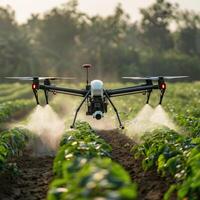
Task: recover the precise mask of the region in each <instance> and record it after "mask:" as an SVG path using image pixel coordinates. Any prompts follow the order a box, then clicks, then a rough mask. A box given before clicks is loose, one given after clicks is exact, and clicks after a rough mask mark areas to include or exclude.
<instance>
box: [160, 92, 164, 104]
mask: <svg viewBox="0 0 200 200" xmlns="http://www.w3.org/2000/svg"><path fill="white" fill-rule="evenodd" d="M164 94H165V90H161V91H160V101H159V104H160V105H161V104H162V100H163V97H164Z"/></svg>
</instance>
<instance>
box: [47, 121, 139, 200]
mask: <svg viewBox="0 0 200 200" xmlns="http://www.w3.org/2000/svg"><path fill="white" fill-rule="evenodd" d="M110 153H111V147H110V146H109V145H108V144H107V143H105V141H104V140H103V139H101V138H100V137H99V136H97V135H96V134H95V132H94V131H93V130H92V129H91V127H90V126H89V125H88V124H87V123H83V122H79V123H77V124H76V129H75V130H73V131H69V132H67V133H66V134H65V135H64V136H63V138H62V140H61V143H60V149H59V151H58V153H57V156H56V158H55V160H54V166H53V170H54V174H55V177H54V180H53V182H52V183H51V185H50V189H49V192H48V200H62V199H68V200H70V199H83V200H86V199H87V200H88V199H124V200H128V199H136V196H137V193H136V185H135V184H133V183H132V182H131V179H130V177H129V175H128V174H127V172H126V171H125V170H124V169H123V168H122V167H121V166H120V165H118V164H117V163H115V162H113V161H112V160H111V158H110Z"/></svg>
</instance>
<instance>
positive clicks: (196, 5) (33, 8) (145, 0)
mask: <svg viewBox="0 0 200 200" xmlns="http://www.w3.org/2000/svg"><path fill="white" fill-rule="evenodd" d="M169 1H171V2H177V3H179V5H180V7H181V8H183V9H193V10H195V11H198V12H200V0H169ZM66 2H68V0H0V6H5V5H10V6H11V7H12V8H13V9H14V10H15V11H16V18H17V20H18V21H19V22H20V23H22V22H25V21H26V20H27V19H28V18H29V16H30V15H31V13H43V12H45V11H47V10H49V9H51V8H53V7H55V6H59V5H61V4H63V3H66ZM119 2H120V3H121V4H122V6H123V8H124V9H125V10H126V12H128V13H129V14H130V16H131V19H132V20H133V21H135V20H137V19H139V18H140V14H139V8H142V7H147V6H148V5H150V4H151V3H153V2H155V0H79V10H81V11H84V12H87V13H88V14H89V15H95V14H100V15H104V16H106V15H108V14H111V13H112V12H113V10H114V8H115V6H116V5H117V3H119Z"/></svg>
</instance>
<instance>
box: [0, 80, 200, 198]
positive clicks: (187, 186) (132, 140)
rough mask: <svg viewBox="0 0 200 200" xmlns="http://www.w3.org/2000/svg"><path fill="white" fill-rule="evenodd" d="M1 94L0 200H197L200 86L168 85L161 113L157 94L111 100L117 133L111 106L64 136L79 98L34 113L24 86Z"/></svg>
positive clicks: (4, 87)
mask: <svg viewBox="0 0 200 200" xmlns="http://www.w3.org/2000/svg"><path fill="white" fill-rule="evenodd" d="M127 85H130V83H129V84H126V86H127ZM70 86H71V87H75V85H70ZM81 86H82V85H80V87H81ZM119 86H122V87H123V86H124V84H121V83H108V84H106V87H111V88H116V87H119ZM0 91H1V92H0V123H1V133H0V180H1V182H0V199H14V200H15V199H21V200H22V199H24V200H25V199H30V200H32V199H33V200H34V199H48V200H64V199H69V200H70V199H83V200H84V199H85V200H86V199H116V200H118V199H122V200H123V199H125V200H126V199H127V200H129V199H139V200H143V199H145V200H147V199H148V200H161V199H165V200H167V199H178V200H183V199H184V200H186V199H187V200H198V199H199V198H200V190H199V188H200V164H199V159H200V82H193V83H170V84H168V85H167V91H166V94H165V97H164V100H163V105H162V106H158V105H157V104H158V101H159V92H153V95H152V98H151V100H150V105H145V101H146V96H143V95H130V96H125V97H120V98H116V99H115V98H113V101H114V102H115V104H116V106H117V108H118V110H119V111H120V116H121V118H122V121H123V122H124V124H125V127H126V128H125V130H123V131H122V130H119V129H118V124H117V123H116V120H115V113H114V112H113V111H112V109H111V107H110V106H109V109H110V110H109V111H111V112H108V114H107V116H105V119H103V120H102V121H100V122H98V121H96V120H92V119H90V118H88V117H85V116H84V108H83V111H82V112H81V113H80V115H78V119H80V120H81V121H86V122H88V123H86V122H78V123H77V124H76V129H75V130H70V129H69V127H70V123H71V121H72V118H73V114H74V109H75V108H76V107H77V105H78V103H79V102H80V99H79V98H76V99H75V98H74V97H73V98H71V97H66V96H64V95H56V96H55V97H51V101H50V102H51V104H50V105H51V106H37V107H36V106H35V102H34V99H33V94H32V90H31V87H30V86H29V85H27V84H25V85H22V84H1V85H0ZM41 96H43V94H42V95H41ZM42 98H43V97H41V102H42V105H43V104H44V101H43V100H44V99H42Z"/></svg>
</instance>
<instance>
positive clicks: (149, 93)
mask: <svg viewBox="0 0 200 200" xmlns="http://www.w3.org/2000/svg"><path fill="white" fill-rule="evenodd" d="M151 92H152V90H151V91H148V92H147V101H146V104H149V99H150V96H151Z"/></svg>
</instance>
